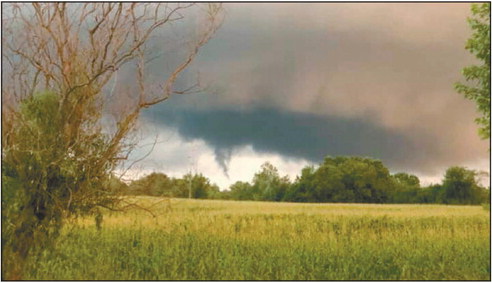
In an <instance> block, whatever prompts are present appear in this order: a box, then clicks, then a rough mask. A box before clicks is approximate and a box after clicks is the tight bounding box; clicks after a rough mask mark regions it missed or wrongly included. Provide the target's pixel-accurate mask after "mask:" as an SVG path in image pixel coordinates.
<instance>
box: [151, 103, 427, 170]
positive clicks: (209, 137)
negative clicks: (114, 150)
mask: <svg viewBox="0 0 492 283" xmlns="http://www.w3.org/2000/svg"><path fill="white" fill-rule="evenodd" d="M166 108H167V109H160V110H159V111H153V112H154V113H152V115H149V116H148V118H150V116H151V117H152V118H151V119H152V120H153V122H154V123H156V124H162V125H166V126H170V127H173V128H175V129H176V130H177V132H178V133H179V135H180V136H182V137H183V138H184V139H185V140H193V139H202V140H204V141H205V142H206V143H207V144H208V145H209V146H210V147H211V148H213V149H214V151H215V154H216V159H217V162H218V163H219V165H221V167H222V168H223V169H224V170H225V171H227V169H226V168H227V162H228V159H229V158H230V157H231V154H233V152H234V150H235V149H238V148H240V147H242V146H246V145H251V146H252V147H253V149H254V150H255V151H257V152H260V153H262V152H265V153H277V154H280V155H282V156H285V157H291V158H302V159H306V160H308V161H311V162H320V161H322V160H323V158H324V157H325V156H327V155H358V156H370V157H374V158H379V159H382V160H383V161H385V162H386V163H387V164H389V165H392V166H397V167H401V166H405V165H411V164H412V163H415V162H418V161H419V160H422V159H426V158H428V156H425V155H423V154H420V155H419V154H418V152H419V151H418V150H417V149H416V146H415V145H414V144H412V142H411V141H410V140H409V139H406V138H405V137H404V136H402V135H401V134H399V133H397V132H392V131H390V130H387V129H385V128H382V127H380V126H378V125H376V124H372V123H370V122H367V121H364V120H355V119H347V118H340V117H336V116H332V117H330V116H317V115H311V114H306V113H295V112H288V111H282V110H278V109H273V108H270V109H267V108H263V109H262V108H255V109H251V110H243V111H241V110H237V109H236V110H216V111H190V110H183V109H181V110H177V109H176V108H174V109H173V107H172V106H171V105H169V107H166ZM412 153H417V154H412ZM409 156H412V158H409Z"/></svg>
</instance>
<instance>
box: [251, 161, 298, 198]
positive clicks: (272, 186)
mask: <svg viewBox="0 0 492 283" xmlns="http://www.w3.org/2000/svg"><path fill="white" fill-rule="evenodd" d="M289 185H290V181H289V177H288V176H284V177H282V178H281V177H280V175H279V173H278V170H277V168H275V166H273V165H272V164H271V163H269V162H265V163H264V164H262V165H261V170H260V171H259V172H257V173H256V174H255V176H254V177H253V187H252V189H253V192H254V194H255V197H254V198H255V199H256V200H267V201H280V200H281V199H282V198H283V197H284V195H285V192H286V190H287V188H288V187H289Z"/></svg>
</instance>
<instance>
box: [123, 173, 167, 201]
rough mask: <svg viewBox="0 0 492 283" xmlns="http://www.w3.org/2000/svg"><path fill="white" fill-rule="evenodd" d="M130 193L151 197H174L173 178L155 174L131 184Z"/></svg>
mask: <svg viewBox="0 0 492 283" xmlns="http://www.w3.org/2000/svg"><path fill="white" fill-rule="evenodd" d="M129 191H130V193H131V194H137V195H140V194H142V195H149V196H167V197H171V196H173V195H174V192H173V184H172V180H171V178H169V177H168V176H166V175H165V174H163V173H156V172H153V173H151V174H149V175H147V176H144V177H142V178H140V179H138V180H135V181H133V182H131V183H130V187H129Z"/></svg>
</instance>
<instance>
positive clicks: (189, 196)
mask: <svg viewBox="0 0 492 283" xmlns="http://www.w3.org/2000/svg"><path fill="white" fill-rule="evenodd" d="M188 198H189V199H190V198H191V170H190V178H189V180H188Z"/></svg>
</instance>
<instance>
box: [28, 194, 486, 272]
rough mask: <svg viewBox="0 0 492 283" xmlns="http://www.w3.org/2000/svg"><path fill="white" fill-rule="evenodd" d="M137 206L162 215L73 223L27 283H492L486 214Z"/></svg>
mask: <svg viewBox="0 0 492 283" xmlns="http://www.w3.org/2000/svg"><path fill="white" fill-rule="evenodd" d="M138 201H139V202H140V203H141V204H142V205H143V206H145V207H151V209H152V211H154V212H155V214H156V215H157V216H156V217H152V216H151V215H150V214H149V213H147V212H145V211H142V210H131V211H128V212H126V213H107V214H105V216H104V221H103V225H102V226H103V228H102V230H100V231H98V230H97V229H96V227H95V224H94V220H93V219H81V220H80V221H78V222H77V223H73V224H70V225H68V226H67V228H66V229H65V231H64V233H63V236H62V237H61V238H60V241H59V243H58V245H57V246H56V249H55V250H54V251H52V252H49V253H45V254H43V255H41V256H40V258H37V259H34V260H32V262H31V263H30V265H29V267H28V270H27V272H26V273H25V274H26V276H25V277H26V278H24V279H27V280H29V279H48V280H73V279H81V280H92V279H97V280H166V279H175V280H181V279H182V280H194V279H195V280H196V279H198V280H237V279H245V280H378V279H380V280H399V279H400V280H402V279H408V280H442V279H445V280H490V217H489V211H486V210H484V209H483V208H482V207H480V206H442V205H365V204H364V205H363V204H292V203H267V202H233V201H210V200H183V199H173V200H170V201H168V200H162V199H159V198H151V197H139V198H138Z"/></svg>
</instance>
